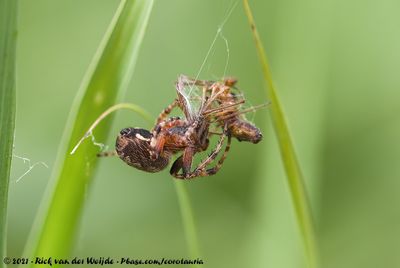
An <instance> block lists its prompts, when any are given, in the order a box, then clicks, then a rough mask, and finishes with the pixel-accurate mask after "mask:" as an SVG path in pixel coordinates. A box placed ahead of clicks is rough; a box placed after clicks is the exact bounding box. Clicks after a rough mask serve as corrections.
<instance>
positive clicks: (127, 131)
mask: <svg viewBox="0 0 400 268" xmlns="http://www.w3.org/2000/svg"><path fill="white" fill-rule="evenodd" d="M130 132H131V128H124V129H123V130H121V131H120V132H119V134H121V135H124V136H125V135H128V134H129V133H130Z"/></svg>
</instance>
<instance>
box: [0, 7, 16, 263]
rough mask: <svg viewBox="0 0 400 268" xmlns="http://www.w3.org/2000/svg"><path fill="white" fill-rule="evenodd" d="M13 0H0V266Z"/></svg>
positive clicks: (10, 127)
mask: <svg viewBox="0 0 400 268" xmlns="http://www.w3.org/2000/svg"><path fill="white" fill-rule="evenodd" d="M17 6H18V1H16V0H0V257H1V259H0V267H5V265H4V266H3V256H5V255H6V238H7V230H6V229H7V228H6V226H7V199H8V183H9V177H10V168H11V159H12V149H13V141H14V126H15V106H16V104H15V103H16V97H15V80H16V78H15V58H16V44H17V42H16V37H17V34H16V27H17V26H16V25H17Z"/></svg>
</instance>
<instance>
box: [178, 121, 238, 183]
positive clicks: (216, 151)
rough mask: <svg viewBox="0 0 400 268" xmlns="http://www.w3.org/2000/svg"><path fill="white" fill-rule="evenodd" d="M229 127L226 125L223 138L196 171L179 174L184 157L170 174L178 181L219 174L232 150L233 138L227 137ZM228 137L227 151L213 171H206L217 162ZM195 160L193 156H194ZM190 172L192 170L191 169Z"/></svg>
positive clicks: (180, 158) (179, 159)
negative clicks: (211, 164) (212, 163)
mask: <svg viewBox="0 0 400 268" xmlns="http://www.w3.org/2000/svg"><path fill="white" fill-rule="evenodd" d="M226 133H227V125H225V128H224V133H223V134H222V135H221V137H220V138H219V140H218V143H217V145H216V146H215V148H214V149H213V150H212V152H211V153H210V154H209V156H208V157H207V158H206V159H204V160H203V161H201V162H200V164H199V165H198V166H197V167H196V169H195V170H194V171H193V172H187V173H185V171H184V172H183V174H179V173H178V172H179V170H180V169H181V168H182V169H183V167H184V155H183V156H180V157H179V158H178V159H176V161H175V162H174V164H173V165H172V167H171V170H170V174H171V175H172V176H174V177H175V178H177V179H194V178H196V177H205V176H210V175H213V174H215V173H217V172H218V170H219V169H220V168H221V166H222V164H223V162H224V160H225V158H226V155H227V154H228V151H229V149H230V143H231V137H230V135H227V134H226ZM226 137H228V143H227V145H226V147H225V151H224V154H223V156H222V157H221V159H220V160H219V161H218V163H217V165H216V166H215V167H213V168H211V169H208V170H206V167H207V166H208V165H210V163H211V162H213V161H214V160H215V158H216V157H217V156H218V154H219V152H220V151H221V149H222V146H223V144H224V141H225V138H226ZM192 158H193V156H192ZM189 170H190V169H189Z"/></svg>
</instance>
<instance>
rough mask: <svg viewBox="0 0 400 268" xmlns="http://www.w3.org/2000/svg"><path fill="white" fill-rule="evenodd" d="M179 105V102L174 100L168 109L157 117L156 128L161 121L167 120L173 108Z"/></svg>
mask: <svg viewBox="0 0 400 268" xmlns="http://www.w3.org/2000/svg"><path fill="white" fill-rule="evenodd" d="M178 105H179V101H178V100H177V99H175V100H174V101H173V102H172V103H171V104H170V105H168V107H166V108H165V109H164V110H163V111H162V112H161V113H160V114H159V115H158V117H157V120H156V124H155V125H156V126H157V125H158V124H159V123H160V122H161V121H163V120H165V119H166V118H167V116H168V115H169V114H170V113H171V112H172V110H173V109H174V108H176V107H177V106H178Z"/></svg>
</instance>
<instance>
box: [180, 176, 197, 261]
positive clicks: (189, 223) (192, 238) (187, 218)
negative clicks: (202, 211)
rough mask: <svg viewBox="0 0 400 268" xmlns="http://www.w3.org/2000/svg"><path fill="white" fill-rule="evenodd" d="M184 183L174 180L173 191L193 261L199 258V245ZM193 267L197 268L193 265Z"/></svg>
mask: <svg viewBox="0 0 400 268" xmlns="http://www.w3.org/2000/svg"><path fill="white" fill-rule="evenodd" d="M185 183H186V182H185V181H180V180H175V183H174V184H175V189H176V194H177V196H178V202H179V208H180V211H181V216H182V223H183V227H184V229H185V236H186V242H187V244H188V247H189V254H190V257H191V258H193V259H196V258H199V257H200V251H199V247H198V245H199V243H198V239H197V232H196V224H195V220H194V216H193V211H192V206H191V204H190V198H189V195H188V192H187V189H186V185H185ZM194 267H199V266H198V265H194Z"/></svg>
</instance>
